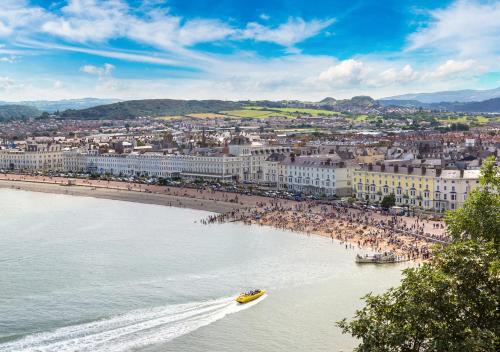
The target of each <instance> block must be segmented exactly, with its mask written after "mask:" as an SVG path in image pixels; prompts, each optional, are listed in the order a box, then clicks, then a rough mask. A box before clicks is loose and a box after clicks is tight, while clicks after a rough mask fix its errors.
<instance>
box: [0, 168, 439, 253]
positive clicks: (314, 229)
mask: <svg viewBox="0 0 500 352" xmlns="http://www.w3.org/2000/svg"><path fill="white" fill-rule="evenodd" d="M72 182H73V184H72V185H68V179H67V178H63V177H44V176H28V175H13V174H0V188H11V189H19V190H25V191H32V192H44V193H56V194H67V195H75V196H85V197H95V198H105V199H114V200H121V201H129V202H140V203H146V204H158V205H163V206H174V207H181V208H190V209H197V210H205V211H209V212H213V213H216V215H213V216H210V217H209V218H207V219H201V221H204V222H205V223H207V224H208V223H214V222H226V221H241V222H244V223H246V224H257V225H263V226H273V227H276V228H279V229H284V230H290V231H294V232H300V233H304V234H307V235H310V234H314V235H320V236H324V237H329V238H331V239H332V240H337V241H340V243H342V244H345V246H346V248H348V249H352V248H354V247H355V248H363V249H369V250H371V251H373V252H379V253H380V252H384V251H393V252H395V253H397V255H399V256H402V257H405V258H408V259H410V260H416V261H421V260H426V259H428V258H429V257H430V255H431V252H432V245H433V244H434V243H440V242H446V241H447V237H446V236H445V235H444V228H443V226H442V223H441V222H436V221H428V220H425V219H421V218H418V217H406V216H404V217H393V216H388V215H384V214H380V213H378V212H370V211H360V210H356V209H350V208H344V207H340V206H338V205H337V206H336V205H324V204H323V205H322V204H318V203H316V202H311V201H307V202H297V201H293V200H284V199H273V198H267V197H260V196H252V195H243V194H236V193H226V192H218V191H213V190H211V189H192V188H182V187H168V186H157V185H145V184H135V183H130V182H118V181H102V180H86V179H72ZM196 220H200V219H196Z"/></svg>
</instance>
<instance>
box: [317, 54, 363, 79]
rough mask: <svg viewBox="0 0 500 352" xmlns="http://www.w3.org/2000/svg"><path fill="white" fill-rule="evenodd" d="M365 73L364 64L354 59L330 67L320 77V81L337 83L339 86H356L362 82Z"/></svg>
mask: <svg viewBox="0 0 500 352" xmlns="http://www.w3.org/2000/svg"><path fill="white" fill-rule="evenodd" d="M363 71H364V66H363V63H362V62H360V61H356V60H354V59H348V60H344V61H341V62H340V63H338V64H337V65H334V66H330V67H329V68H328V69H327V70H326V71H323V72H321V73H320V75H319V80H320V81H326V82H335V83H337V84H353V83H354V84H356V83H359V82H360V81H361V80H362V76H363Z"/></svg>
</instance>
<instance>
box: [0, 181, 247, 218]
mask: <svg viewBox="0 0 500 352" xmlns="http://www.w3.org/2000/svg"><path fill="white" fill-rule="evenodd" d="M0 188H6V189H15V190H22V191H29V192H41V193H52V194H65V195H71V196H80V197H93V198H101V199H111V200H120V201H125V202H134V203H143V204H156V205H163V206H173V207H177V208H189V209H195V210H204V211H209V212H212V213H225V212H228V211H232V210H234V209H238V208H242V206H241V205H240V204H234V203H229V202H222V201H218V200H211V199H197V198H189V197H183V196H174V195H169V194H158V193H146V192H139V191H134V190H130V191H129V190H127V189H118V188H104V187H94V186H82V185H75V186H65V185H61V184H54V183H43V182H34V181H17V180H16V181H12V180H8V181H7V180H3V179H0Z"/></svg>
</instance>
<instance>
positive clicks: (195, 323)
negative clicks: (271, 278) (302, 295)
mask: <svg viewBox="0 0 500 352" xmlns="http://www.w3.org/2000/svg"><path fill="white" fill-rule="evenodd" d="M266 296H267V295H264V296H262V297H261V298H259V299H257V300H255V301H253V302H250V303H247V304H243V305H240V304H239V303H237V302H235V300H234V297H224V298H219V299H215V300H210V301H204V302H191V303H185V304H176V305H168V306H163V307H156V308H151V309H141V310H134V311H131V312H129V313H126V314H123V315H118V316H115V317H111V318H109V319H105V320H97V321H93V322H90V323H85V324H80V325H72V326H66V327H63V328H59V329H57V330H54V331H50V332H43V333H38V334H33V335H28V336H25V337H23V338H21V339H19V340H15V341H11V342H8V343H5V344H0V351H1V352H14V351H15V352H22V351H43V352H51V351H58V352H71V351H106V352H119V351H127V350H130V349H135V348H139V347H144V346H148V345H153V344H158V343H163V342H166V341H170V340H172V339H174V338H176V337H179V336H181V335H184V334H187V333H189V332H192V331H194V330H196V329H198V328H200V327H202V326H206V325H209V324H211V323H213V322H215V321H217V320H220V319H222V318H224V317H225V316H226V315H228V314H233V313H236V312H239V311H242V310H245V309H248V308H250V307H252V306H254V305H255V304H258V303H259V302H260V301H262V300H263V299H264V298H265V297H266Z"/></svg>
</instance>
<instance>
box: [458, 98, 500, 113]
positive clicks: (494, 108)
mask: <svg viewBox="0 0 500 352" xmlns="http://www.w3.org/2000/svg"><path fill="white" fill-rule="evenodd" d="M449 110H450V111H460V112H490V113H491V112H496V113H500V98H494V99H488V100H485V101H479V102H472V103H455V104H453V105H452V106H451V107H450V108H449Z"/></svg>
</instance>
